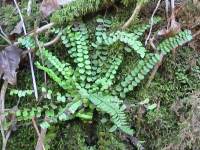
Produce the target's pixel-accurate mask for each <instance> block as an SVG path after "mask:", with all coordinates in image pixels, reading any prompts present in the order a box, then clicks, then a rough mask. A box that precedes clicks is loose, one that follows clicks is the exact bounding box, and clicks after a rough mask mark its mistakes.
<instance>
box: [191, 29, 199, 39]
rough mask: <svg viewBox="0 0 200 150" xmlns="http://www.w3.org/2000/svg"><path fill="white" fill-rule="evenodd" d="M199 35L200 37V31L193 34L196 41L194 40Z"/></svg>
mask: <svg viewBox="0 0 200 150" xmlns="http://www.w3.org/2000/svg"><path fill="white" fill-rule="evenodd" d="M198 35H200V30H198V31H197V32H196V33H195V34H193V36H192V38H193V39H194V38H195V37H197V36H198Z"/></svg>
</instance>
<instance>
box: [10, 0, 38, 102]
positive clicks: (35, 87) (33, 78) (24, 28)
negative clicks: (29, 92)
mask: <svg viewBox="0 0 200 150" xmlns="http://www.w3.org/2000/svg"><path fill="white" fill-rule="evenodd" d="M13 1H14V3H15V6H16V8H17V11H18V13H19V16H20V19H21V21H22V28H23V31H24V34H25V35H27V32H26V27H25V24H24V19H23V17H22V13H21V11H20V9H19V6H18V4H17V2H16V0H13ZM28 50H30V49H29V48H28ZM28 57H29V63H30V67H31V75H32V81H33V88H34V93H35V98H36V101H38V91H37V85H36V79H35V73H34V68H33V61H32V56H31V53H30V52H29V53H28Z"/></svg>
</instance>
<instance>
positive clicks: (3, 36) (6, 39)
mask: <svg viewBox="0 0 200 150" xmlns="http://www.w3.org/2000/svg"><path fill="white" fill-rule="evenodd" d="M0 32H1V33H0V36H1V37H2V38H3V39H4V40H5V41H6V42H7V43H8V44H9V45H11V44H12V42H11V41H10V40H9V38H8V36H7V35H6V34H5V33H4V32H3V29H2V27H1V26H0Z"/></svg>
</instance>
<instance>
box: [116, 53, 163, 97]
mask: <svg viewBox="0 0 200 150" xmlns="http://www.w3.org/2000/svg"><path fill="white" fill-rule="evenodd" d="M159 60H160V56H159V55H158V54H148V55H146V57H145V58H144V60H140V61H139V62H138V63H137V64H136V66H134V68H133V70H132V71H131V73H130V74H128V75H127V76H126V77H125V78H124V80H122V82H120V83H119V84H118V85H117V86H116V89H115V91H113V94H116V93H120V97H122V98H124V97H125V94H126V93H128V92H130V91H132V90H133V88H134V87H136V86H137V85H138V84H139V83H140V82H141V81H142V80H143V79H144V78H145V76H146V75H147V73H148V72H149V71H150V70H151V69H152V68H153V67H154V65H155V64H156V63H157V62H158V61H159Z"/></svg>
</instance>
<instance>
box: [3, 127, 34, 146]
mask: <svg viewBox="0 0 200 150" xmlns="http://www.w3.org/2000/svg"><path fill="white" fill-rule="evenodd" d="M36 140H37V137H36V134H35V130H34V129H33V127H31V126H24V125H22V126H21V127H19V128H17V130H16V131H14V132H12V134H11V136H10V139H9V140H8V143H7V149H9V150H16V149H21V150H30V149H34V147H35V145H36Z"/></svg>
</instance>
